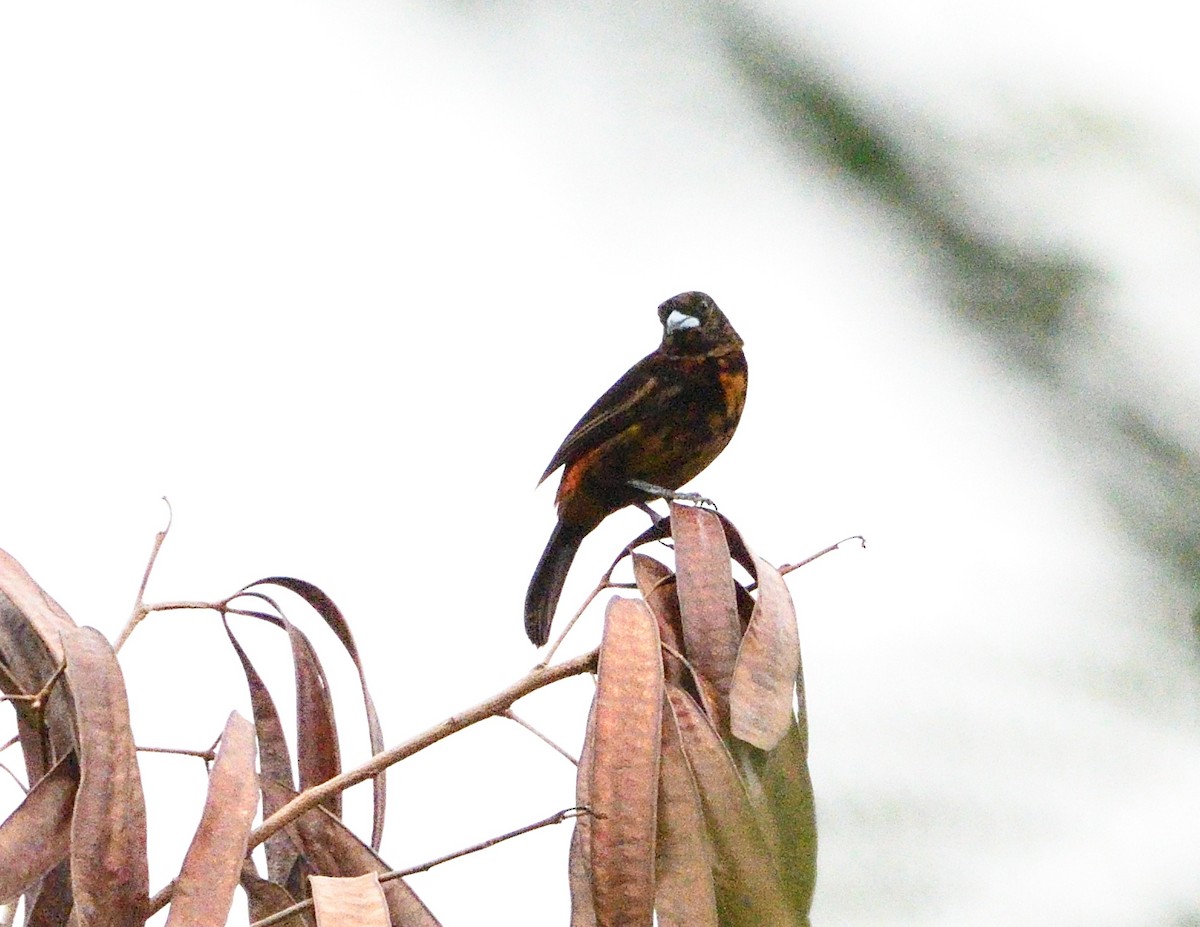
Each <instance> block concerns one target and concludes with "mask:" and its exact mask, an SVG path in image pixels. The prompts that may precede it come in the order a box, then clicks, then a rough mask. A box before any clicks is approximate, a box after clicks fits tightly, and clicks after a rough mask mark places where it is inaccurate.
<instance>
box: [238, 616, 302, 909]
mask: <svg viewBox="0 0 1200 927" xmlns="http://www.w3.org/2000/svg"><path fill="white" fill-rule="evenodd" d="M225 633H226V634H227V635H228V636H229V643H230V644H232V645H233V650H234V653H236V654H237V657H238V660H239V661H240V662H241V664H242V672H243V673H244V674H245V676H246V685H247V686H249V688H250V708H251V710H252V711H253V713H254V730H255V735H256V738H255V739H256V740H257V741H258V764H259V770H260V771H261V773H262V777H263V779H265V780H267V781H271V782H281V783H283V784H284V785H286V786H287V787H288V788H289V789H292V790H293V791H294V790H295V787H296V780H295V779H294V778H293V776H292V755H291V751H290V750H288V745H287V738H286V736H285V735H284V733H283V723H282V722H281V721H280V720H279V712H278V710H277V709H276V708H275V701H274V699H272V698H271V693H270V692H269V691H268V690H267V687H266V684H265V683H264V682H263V680H262V677H261V676H260V675H259V674H258V670H256V669H255V668H254V664H253V663H252V662H251V661H250V657H249V656H248V655H247V654H246V651H245V650H244V649H243V647H242V645H241V644H240V643H239V642H238V640H237V638H236V637H235V636H234V633H233V629H232V628H230V627H229V621H228V619H227V618H226V620H225ZM278 810H279V807H276V806H274V805H272V804H271V801H270V798H269V797H268V796H267V795H266V794H264V795H263V818H264V819H265V818H268V817H270V816H271V815H272V814H274V813H275V812H276V811H278ZM264 850H265V852H266V856H267V875H268V876H270V878H271V881H273V882H277V883H279V884H281V885H282V884H283V882H284V881H285V880H286V879H287V876H288V873H289V872H291V871H292V866H293V865H294V864H295V862H296V853H295V850H294V849H293V848H292V846H291V844H290V842H289V841H288V840H287V839H286V838H285V837H284V836H282V835H280V834H273V835H272V836H270V837H268V838H267V841H266V843H265V845H264Z"/></svg>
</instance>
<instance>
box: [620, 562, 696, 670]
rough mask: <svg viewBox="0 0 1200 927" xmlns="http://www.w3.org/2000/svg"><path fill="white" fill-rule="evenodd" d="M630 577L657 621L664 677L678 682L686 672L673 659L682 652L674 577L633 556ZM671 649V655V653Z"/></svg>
mask: <svg viewBox="0 0 1200 927" xmlns="http://www.w3.org/2000/svg"><path fill="white" fill-rule="evenodd" d="M633 578H634V581H635V582H636V583H637V587H638V592H640V593H641V594H642V598H643V599H645V600H646V604H647V605H649V606H650V611H651V612H652V613H653V615H654V618H655V620H656V621H657V622H658V636H659V639H660V640H661V641H662V643H663V645H664V647H663V654H662V659H663V669H664V671H665V673H666V678H667V679H669V680H670V681H671V682H674V683H679V682H680V681H681V680H682V678H683V675H684V673H685V672H687V670H686V669H685V667H684V665H683V663H682V662H681V661H680V659H679V657H677V656H675V654H682V653H683V652H684V646H683V622H682V619H681V618H680V616H679V595H678V592H677V590H676V588H675V574H674V573H672V572H671V571H670V570H669V569H667V567H666V565H665V564H662V563H659V562H658V561H657V560H655V559H654V558H653V557H647V556H646V555H645V554H634V555H633ZM667 648H670V649H667ZM672 650H673V651H674V652H675V653H672V652H671V651H672Z"/></svg>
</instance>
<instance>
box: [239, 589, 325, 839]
mask: <svg viewBox="0 0 1200 927" xmlns="http://www.w3.org/2000/svg"><path fill="white" fill-rule="evenodd" d="M240 595H243V596H249V597H251V598H255V599H261V600H262V601H264V602H266V603H268V604H269V605H270V606H271V608H273V609H275V611H276V613H277V614H275V615H270V614H265V613H261V612H260V613H256V614H255V617H257V618H259V619H260V620H262V621H267V622H269V623H271V624H274V625H276V626H277V627H280V628H283V630H284V631H286V632H287V636H288V640H289V642H290V643H291V646H292V663H293V665H294V667H295V672H296V765H297V767H298V768H299V771H300V789H301V791H303V790H304V789H308V788H312V787H313V786H314V785H320V784H321V783H322V782H325V781H326V780H329V779H332V778H333V777H334V776H336V775H337V774H338V773H340V772H341V769H342V761H341V749H340V747H339V745H338V736H337V720H336V718H335V716H334V711H333V698H332V696H331V695H330V692H329V681H328V680H327V679H326V677H325V669H324V667H322V666H321V661H320V659H319V658H318V657H317V652H316V649H315V648H314V647H313V645H312V642H311V641H310V640H309V639H308V636H307V635H306V634H305V633H304V632H303V631H301V630H300V629H299V628H297V627H296V626H295V625H294V624H292V623H291V621H289V620H288V619H287V617H286V616H285V615H284V614H283V610H282V609H281V608H280V607H279V605H278V604H277V603H276V602H275V601H274V600H273V599H271V598H270V596H267V595H264V594H263V593H261V592H254V591H252V590H243V591H242V592H241V593H240ZM264 801H265V799H264ZM322 804H323V805H324V807H325V808H326V809H327V810H328V811H330V812H331V813H333V814H335V815H338V816H339V817H340V816H341V813H342V796H341V793H340V792H339V793H337V794H335V795H330V796H329V797H328V798H326V799H325V801H324V802H323V803H322Z"/></svg>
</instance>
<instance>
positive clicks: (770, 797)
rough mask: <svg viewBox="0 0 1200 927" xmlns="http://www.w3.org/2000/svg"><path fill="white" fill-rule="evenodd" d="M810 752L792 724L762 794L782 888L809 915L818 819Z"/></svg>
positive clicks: (765, 777)
mask: <svg viewBox="0 0 1200 927" xmlns="http://www.w3.org/2000/svg"><path fill="white" fill-rule="evenodd" d="M806 753H807V748H806V744H805V738H804V735H803V734H802V733H801V729H800V726H799V725H797V724H795V723H793V724H792V725H791V727H790V728H789V729H788V731H787V733H786V734H785V735H784V737H783V739H782V740H781V741H780V742H779V745H778V746H777V747H776V748H775V749H774V750H773V751H771V754H770V755H769V756H768V757H767V761H766V766H765V768H764V770H763V774H762V784H763V794H764V797H765V798H766V801H767V806H768V808H769V809H770V812H771V816H772V819H773V822H774V827H775V833H776V838H777V839H776V840H775V844H776V845H777V846H778V847H779V857H780V859H779V862H780V866H779V868H780V871H781V872H782V873H783V887H784V890H785V891H786V892H787V894H788V897H789V898H790V899H791V902H792V907H793V908H795V909H796V910H797V911H802V912H804V913H805V914H807V913H808V911H809V909H810V908H811V907H812V897H813V889H814V887H815V886H816V881H817V819H816V807H815V804H814V801H813V787H812V777H811V776H810V775H809V771H808V760H807V757H806Z"/></svg>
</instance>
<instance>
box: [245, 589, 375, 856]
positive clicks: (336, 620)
mask: <svg viewBox="0 0 1200 927" xmlns="http://www.w3.org/2000/svg"><path fill="white" fill-rule="evenodd" d="M262 584H272V585H275V586H282V587H283V588H284V589H290V590H291V591H292V592H294V593H296V595H298V596H300V597H301V598H303V599H304V601H305V602H307V603H308V604H309V606H310V607H311V608H312V609H313V611H315V612H316V613H317V614H318V615H320V616H321V617H322V618H323V619H324V620H325V623H326V624H327V625H329V627H330V629H331V630H332V631H333V633H334V634H336V635H337V638H338V640H339V641H341V642H342V646H343V647H345V648H346V653H347V654H349V656H350V659H351V661H353V663H354V668H355V670H357V671H358V681H359V685H360V687H361V688H362V697H363V710H364V711H365V712H366V717H367V734H368V737H369V739H370V744H371V754H372V755H374V754H376V753H379V752H381V751H382V750H383V747H384V744H383V728H382V727H381V726H380V724H379V713H378V712H377V711H376V710H375V700H374V699H372V698H371V691H370V689H369V688H368V687H367V675H366V671H365V670H364V669H363V664H362V658H361V657H360V656H359V654H358V645H357V644H355V643H354V635H353V634H351V633H350V623H349V622H348V621H347V620H346V618H345V616H344V615H343V614H342V611H341V609H339V608H338V607H337V605H336V604H334V601H333V599H331V598H330V597H329V596H328V595H326V594H325V592H324V591H323V590H321V589H320V588H318V587H317V586H314V585H313V584H312V583H310V582H307V581H306V580H303V579H296V578H294V577H291V576H269V577H267V578H266V579H260V580H258V582H256V583H251V584H250V585H251V586H258V585H262ZM247 588H249V587H247ZM372 783H373V788H374V815H373V820H372V827H371V846H372V847H374V848H375V849H376V850H378V849H379V845H380V843H381V842H382V841H383V822H384V812H385V808H386V805H387V777H386V773H385V772H380V773H379V775H378V776H376V777H375V778H374V779H373V780H372Z"/></svg>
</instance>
